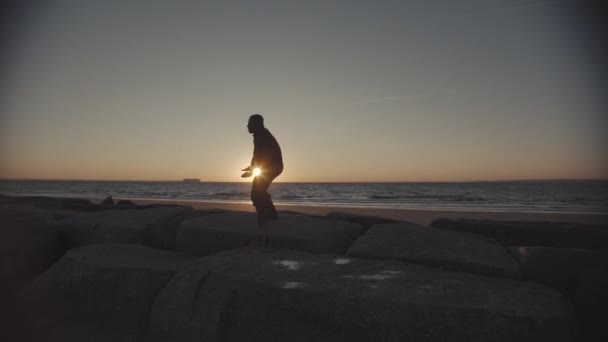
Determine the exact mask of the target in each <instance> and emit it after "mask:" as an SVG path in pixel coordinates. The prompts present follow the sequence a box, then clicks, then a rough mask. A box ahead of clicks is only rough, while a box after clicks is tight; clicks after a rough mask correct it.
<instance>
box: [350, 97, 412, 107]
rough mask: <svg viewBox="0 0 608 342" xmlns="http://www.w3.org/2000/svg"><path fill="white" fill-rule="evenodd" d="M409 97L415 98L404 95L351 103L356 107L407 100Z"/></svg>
mask: <svg viewBox="0 0 608 342" xmlns="http://www.w3.org/2000/svg"><path fill="white" fill-rule="evenodd" d="M408 97H413V96H412V95H403V96H393V97H383V98H380V99H371V100H364V101H358V102H351V103H350V105H352V106H354V105H360V104H367V103H374V102H384V101H391V100H399V99H405V98H408Z"/></svg>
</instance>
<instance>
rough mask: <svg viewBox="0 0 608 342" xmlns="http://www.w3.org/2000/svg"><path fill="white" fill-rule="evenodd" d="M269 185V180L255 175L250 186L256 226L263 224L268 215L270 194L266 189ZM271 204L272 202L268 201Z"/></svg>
mask: <svg viewBox="0 0 608 342" xmlns="http://www.w3.org/2000/svg"><path fill="white" fill-rule="evenodd" d="M269 186H270V181H268V180H267V179H266V178H264V177H255V178H254V179H253V183H252V186H251V202H253V206H254V207H255V210H256V212H257V213H258V226H263V225H264V219H266V218H268V217H269V216H268V215H269V210H270V208H269V205H268V202H269V201H270V195H269V194H268V192H267V190H268V187H269ZM270 203H271V204H272V202H270Z"/></svg>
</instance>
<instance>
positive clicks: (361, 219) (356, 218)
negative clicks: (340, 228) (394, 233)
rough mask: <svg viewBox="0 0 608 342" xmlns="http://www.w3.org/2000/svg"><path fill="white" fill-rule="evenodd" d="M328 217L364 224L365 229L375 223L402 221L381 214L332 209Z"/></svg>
mask: <svg viewBox="0 0 608 342" xmlns="http://www.w3.org/2000/svg"><path fill="white" fill-rule="evenodd" d="M326 217H328V218H331V219H335V220H342V221H347V222H352V223H357V224H360V225H361V226H363V229H364V230H367V229H369V228H370V227H371V226H373V225H375V224H385V223H398V222H401V221H397V220H393V219H389V218H385V217H380V216H368V215H358V214H352V213H344V212H340V211H331V212H329V213H327V215H326Z"/></svg>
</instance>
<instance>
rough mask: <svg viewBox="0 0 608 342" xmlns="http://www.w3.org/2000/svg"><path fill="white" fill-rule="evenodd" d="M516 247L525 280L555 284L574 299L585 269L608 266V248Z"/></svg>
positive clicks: (556, 287) (552, 285)
mask: <svg viewBox="0 0 608 342" xmlns="http://www.w3.org/2000/svg"><path fill="white" fill-rule="evenodd" d="M514 250H515V251H516V253H517V254H518V255H519V258H520V262H521V271H522V276H523V278H524V279H525V280H527V281H533V282H536V283H540V284H544V285H547V286H550V287H553V288H555V289H557V290H560V291H561V292H562V293H564V294H565V295H566V296H567V297H568V298H571V299H572V298H574V294H575V292H576V288H577V284H578V281H579V275H580V273H581V271H582V270H583V269H585V268H589V267H594V268H600V269H601V268H604V269H608V251H603V250H589V249H567V248H553V247H519V248H514Z"/></svg>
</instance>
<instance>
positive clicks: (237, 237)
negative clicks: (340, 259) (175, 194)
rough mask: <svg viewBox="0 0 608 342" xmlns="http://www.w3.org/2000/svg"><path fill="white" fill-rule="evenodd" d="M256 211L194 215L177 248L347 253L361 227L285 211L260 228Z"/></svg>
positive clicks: (191, 250)
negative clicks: (262, 247) (273, 249)
mask: <svg viewBox="0 0 608 342" xmlns="http://www.w3.org/2000/svg"><path fill="white" fill-rule="evenodd" d="M256 222H257V221H256V214H255V213H247V212H228V213H223V214H215V215H208V216H201V217H195V218H191V219H188V220H184V221H182V223H181V226H180V229H179V233H178V236H177V250H178V251H182V252H185V253H188V254H192V255H197V256H206V255H209V254H213V253H217V252H220V251H225V250H228V249H233V248H238V247H243V246H247V245H260V244H264V245H265V246H266V247H273V248H283V249H297V250H302V251H307V252H314V253H344V252H345V251H346V249H347V248H348V246H350V244H351V243H352V241H354V240H355V239H356V238H357V237H358V236H359V235H360V233H361V230H362V227H361V226H359V225H357V224H352V223H348V222H343V221H333V220H325V219H320V218H317V217H310V216H307V215H302V214H286V213H282V214H281V215H280V217H279V219H278V220H276V221H269V222H266V224H265V225H264V227H258V226H257V223H256Z"/></svg>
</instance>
